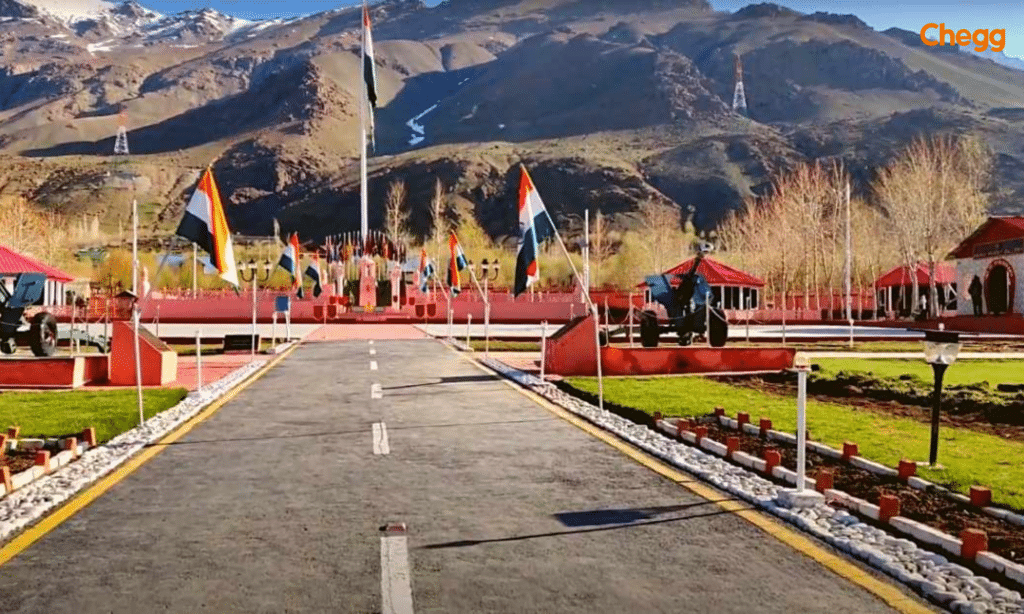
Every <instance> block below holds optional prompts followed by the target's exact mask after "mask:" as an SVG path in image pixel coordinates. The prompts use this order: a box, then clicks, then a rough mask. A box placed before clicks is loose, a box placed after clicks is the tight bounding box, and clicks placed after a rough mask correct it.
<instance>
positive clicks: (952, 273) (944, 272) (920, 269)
mask: <svg viewBox="0 0 1024 614" xmlns="http://www.w3.org/2000/svg"><path fill="white" fill-rule="evenodd" d="M935 282H936V283H939V284H952V283H956V265H954V264H953V263H952V262H936V263H935ZM912 285H914V280H913V278H912V277H911V276H910V267H908V266H906V265H904V266H901V267H896V268H895V269H893V270H891V271H889V272H888V273H886V274H885V275H882V276H881V277H879V278H878V281H876V282H875V286H877V287H879V288H891V287H894V286H912ZM917 285H919V286H927V285H928V264H927V263H925V262H921V263H918V265H917Z"/></svg>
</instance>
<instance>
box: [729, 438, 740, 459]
mask: <svg viewBox="0 0 1024 614" xmlns="http://www.w3.org/2000/svg"><path fill="white" fill-rule="evenodd" d="M739 451H740V438H739V437H726V438H725V455H726V456H732V455H733V453H734V452H739Z"/></svg>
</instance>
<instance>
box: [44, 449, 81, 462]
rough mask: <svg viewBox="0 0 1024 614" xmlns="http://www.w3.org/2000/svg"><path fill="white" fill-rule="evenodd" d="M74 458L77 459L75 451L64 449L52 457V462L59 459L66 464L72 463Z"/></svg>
mask: <svg viewBox="0 0 1024 614" xmlns="http://www.w3.org/2000/svg"><path fill="white" fill-rule="evenodd" d="M73 460H75V453H74V451H73V450H64V451H62V452H58V453H57V455H56V456H54V457H53V458H51V459H50V462H53V461H58V462H60V463H61V464H62V465H66V464H68V463H70V462H71V461H73Z"/></svg>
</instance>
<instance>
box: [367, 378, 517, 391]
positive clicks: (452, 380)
mask: <svg viewBox="0 0 1024 614" xmlns="http://www.w3.org/2000/svg"><path fill="white" fill-rule="evenodd" d="M500 381H501V378H500V377H498V376H497V375H455V376H452V377H442V378H440V379H439V380H437V381H436V382H426V383H424V384H406V385H405V386H386V387H384V388H383V390H402V389H404V388H423V387H425V386H438V385H442V384H465V383H470V382H500Z"/></svg>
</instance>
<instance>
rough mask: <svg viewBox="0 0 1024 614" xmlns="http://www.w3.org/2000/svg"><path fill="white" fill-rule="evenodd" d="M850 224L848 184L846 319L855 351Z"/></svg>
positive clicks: (851, 343) (851, 345) (847, 189)
mask: <svg viewBox="0 0 1024 614" xmlns="http://www.w3.org/2000/svg"><path fill="white" fill-rule="evenodd" d="M850 226H851V224H850V182H849V181H847V182H846V262H845V269H846V270H845V271H844V273H843V283H844V284H845V286H846V319H847V320H849V322H850V349H851V350H852V349H853V295H852V293H853V239H852V237H851V227H850Z"/></svg>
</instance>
